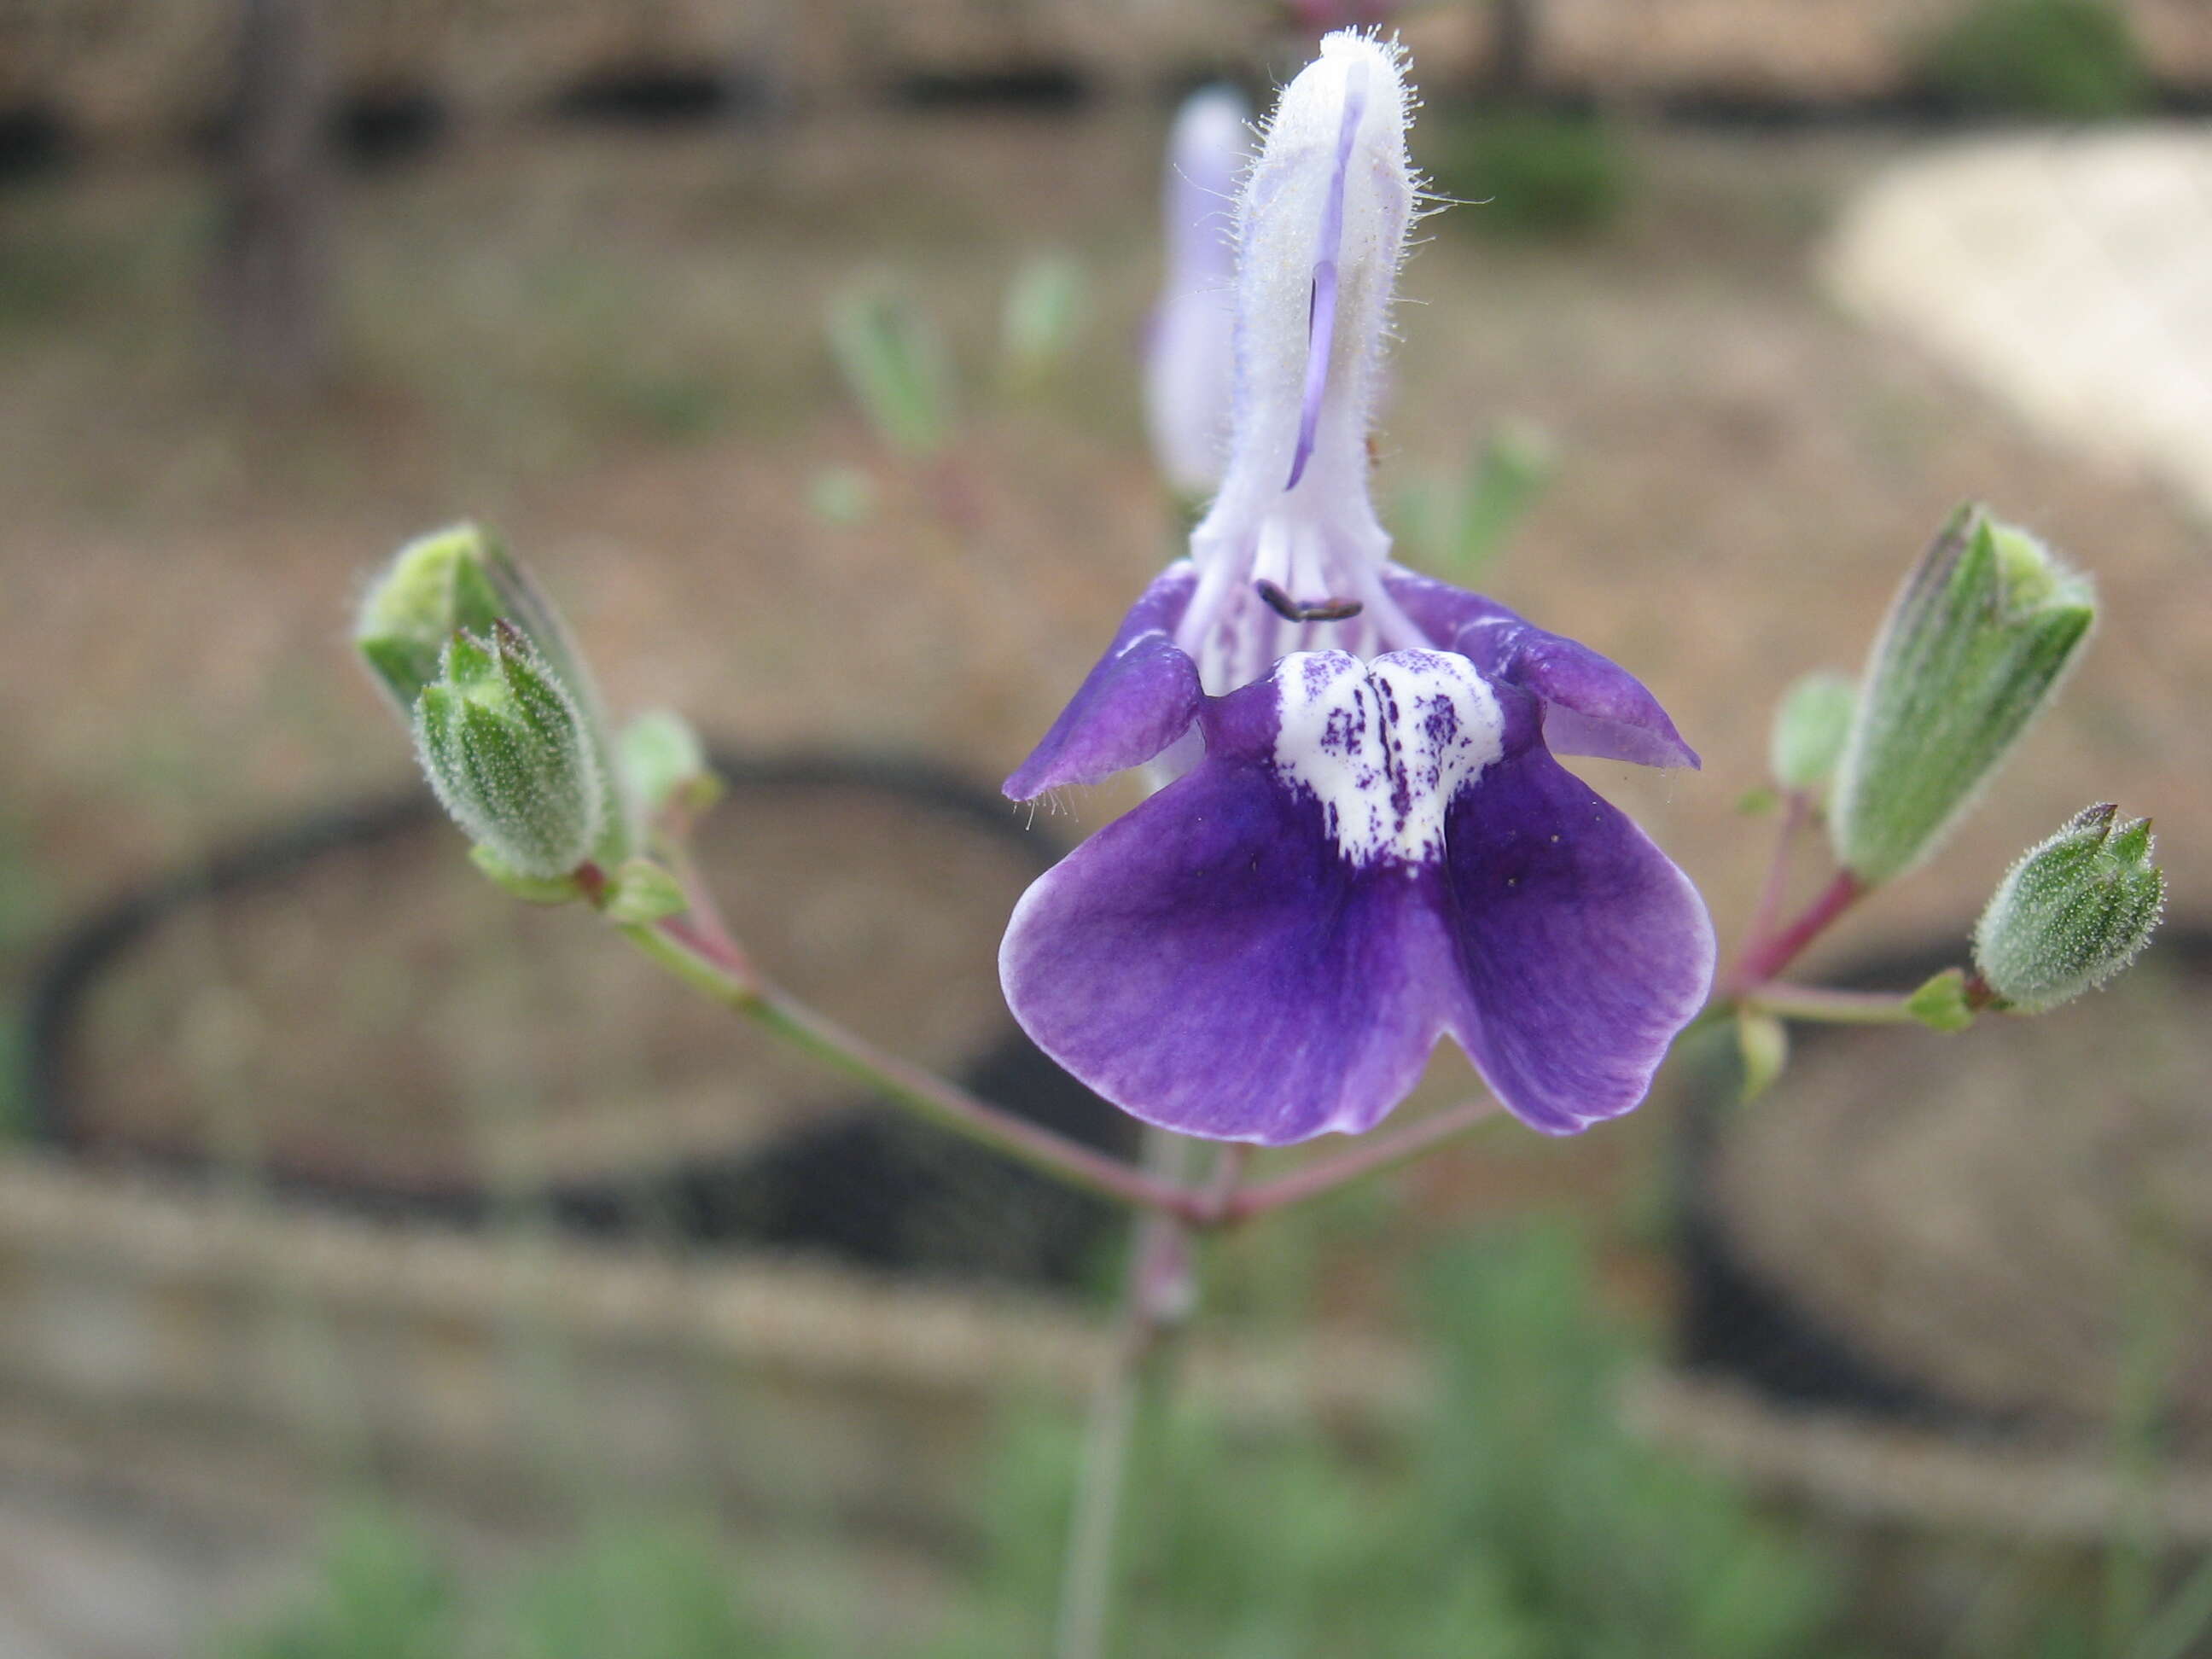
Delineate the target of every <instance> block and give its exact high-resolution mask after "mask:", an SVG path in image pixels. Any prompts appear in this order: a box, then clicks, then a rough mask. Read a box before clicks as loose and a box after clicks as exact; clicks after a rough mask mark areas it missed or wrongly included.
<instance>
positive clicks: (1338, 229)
mask: <svg viewBox="0 0 2212 1659" xmlns="http://www.w3.org/2000/svg"><path fill="white" fill-rule="evenodd" d="M1367 69H1368V66H1367V65H1366V64H1364V63H1362V62H1359V61H1357V60H1355V61H1353V62H1352V63H1349V64H1346V65H1345V70H1344V114H1343V117H1342V118H1341V120H1340V122H1339V124H1338V126H1337V130H1336V165H1335V168H1334V171H1333V172H1332V173H1330V175H1329V181H1328V198H1327V200H1326V202H1325V203H1324V204H1323V205H1322V216H1321V236H1320V239H1319V241H1318V243H1317V245H1316V247H1315V250H1314V270H1313V295H1312V298H1311V300H1310V301H1309V302H1308V304H1307V308H1306V372H1305V380H1304V387H1303V390H1302V392H1301V395H1300V404H1299V411H1298V445H1297V449H1296V451H1294V452H1293V453H1292V454H1291V476H1290V477H1289V478H1288V480H1286V481H1285V483H1284V485H1283V488H1284V489H1285V490H1286V491H1287V490H1292V489H1297V487H1298V480H1299V479H1300V478H1302V477H1304V476H1305V470H1306V463H1307V462H1308V461H1309V460H1310V459H1313V447H1314V433H1315V429H1316V428H1317V427H1319V425H1320V424H1321V407H1322V398H1325V397H1326V396H1328V366H1329V360H1330V359H1331V358H1332V357H1334V356H1335V346H1336V267H1337V261H1338V259H1339V258H1340V256H1341V254H1342V253H1343V251H1344V191H1345V185H1346V180H1347V179H1348V178H1349V177H1350V175H1351V172H1352V143H1353V142H1354V141H1355V140H1356V139H1358V137H1359V123H1360V118H1362V117H1363V116H1364V115H1365V114H1366V112H1367Z"/></svg>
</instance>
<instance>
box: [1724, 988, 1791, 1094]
mask: <svg viewBox="0 0 2212 1659" xmlns="http://www.w3.org/2000/svg"><path fill="white" fill-rule="evenodd" d="M1735 1047H1736V1054H1738V1056H1739V1057H1740V1058H1741V1060H1742V1062H1743V1098H1744V1099H1745V1100H1747V1101H1750V1100H1756V1099H1757V1098H1758V1097H1759V1096H1761V1095H1763V1094H1765V1092H1766V1091H1767V1090H1768V1089H1770V1088H1771V1087H1772V1086H1773V1084H1774V1080H1775V1079H1777V1078H1778V1077H1780V1076H1781V1075H1782V1073H1783V1070H1784V1067H1786V1066H1788V1065H1789V1064H1790V1028H1789V1027H1788V1026H1786V1025H1784V1024H1783V1023H1782V1022H1781V1020H1780V1019H1778V1018H1776V1017H1775V1016H1774V1015H1772V1014H1771V1013H1768V1012H1766V1011H1765V1009H1763V1008H1739V1009H1737V1010H1736V1016H1735Z"/></svg>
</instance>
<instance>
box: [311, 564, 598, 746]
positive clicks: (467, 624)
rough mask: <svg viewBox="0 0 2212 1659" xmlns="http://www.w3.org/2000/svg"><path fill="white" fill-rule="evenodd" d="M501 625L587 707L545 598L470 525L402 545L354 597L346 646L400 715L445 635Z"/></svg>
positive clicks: (440, 651) (572, 656) (427, 678)
mask: <svg viewBox="0 0 2212 1659" xmlns="http://www.w3.org/2000/svg"><path fill="white" fill-rule="evenodd" d="M501 622H504V623H507V625H508V626H509V627H511V628H513V629H516V630H517V631H518V632H520V634H521V635H523V636H524V637H525V638H526V639H527V640H528V641H530V643H531V645H532V647H535V648H536V650H537V652H538V654H539V655H540V656H542V657H544V659H546V660H547V661H548V662H550V663H551V664H552V665H553V668H554V671H555V672H556V673H557V674H558V675H559V676H560V677H561V678H562V681H563V682H564V683H565V684H567V685H568V689H569V691H570V694H571V695H572V696H578V697H579V698H580V700H581V701H582V702H584V703H585V704H586V706H588V704H589V702H590V693H589V689H588V683H587V682H586V679H585V677H584V674H583V671H582V668H581V665H580V663H579V662H578V660H577V658H576V653H575V649H574V647H573V646H572V645H571V644H570V642H569V640H568V629H566V628H565V627H564V626H563V625H562V621H561V617H560V615H559V613H558V612H556V611H555V610H554V609H553V605H552V602H551V601H550V599H547V598H546V597H545V595H544V592H543V591H542V590H541V589H540V588H539V587H538V584H537V583H536V582H534V581H532V580H531V578H530V574H529V573H528V572H527V571H526V570H525V569H524V568H522V566H521V565H520V564H519V563H517V562H515V560H514V559H513V557H512V556H510V555H509V554H508V553H507V550H506V548H504V547H503V546H501V544H500V543H499V541H498V539H497V538H495V537H494V536H492V535H490V534H489V532H486V531H484V530H483V528H481V527H480V526H477V525H473V524H457V525H453V526H448V527H447V528H446V529H444V530H437V531H433V532H431V533H430V534H428V535H427V536H420V537H417V538H416V539H415V540H413V541H411V542H410V543H408V544H407V545H406V546H404V547H403V548H401V549H400V550H399V551H398V555H397V556H394V558H393V559H392V564H391V567H390V568H388V569H386V572H385V573H384V574H383V575H381V576H380V577H379V578H378V579H377V580H376V582H375V583H374V586H371V587H370V588H369V590H368V592H367V593H366V594H365V595H364V596H363V597H362V605H361V613H360V615H359V616H358V617H356V619H355V623H354V647H355V648H356V650H358V651H359V652H360V653H361V654H362V660H363V661H364V662H366V663H367V664H368V670H369V672H370V673H371V674H373V675H374V676H375V678H376V681H377V684H380V685H381V686H382V687H383V688H384V690H385V692H386V695H388V696H390V697H391V698H392V702H395V703H397V704H398V708H399V712H400V713H401V714H403V715H412V714H413V713H414V710H415V699H416V698H417V697H419V696H422V688H423V687H424V686H426V685H428V684H430V683H431V682H432V681H433V680H435V679H436V678H438V673H439V664H440V662H441V660H442V659H443V658H444V655H445V651H446V644H447V641H449V640H451V639H452V638H453V635H456V634H459V633H468V634H474V635H477V636H478V637H479V638H489V637H490V635H491V632H492V629H493V627H494V625H495V624H496V623H501Z"/></svg>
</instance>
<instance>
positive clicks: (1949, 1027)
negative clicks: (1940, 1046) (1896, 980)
mask: <svg viewBox="0 0 2212 1659" xmlns="http://www.w3.org/2000/svg"><path fill="white" fill-rule="evenodd" d="M1905 1012H1907V1013H1908V1014H1911V1016H1912V1017H1913V1018H1915V1019H1917V1020H1918V1021H1919V1022H1920V1023H1921V1024H1923V1025H1925V1026H1926V1027H1927V1028H1928V1029H1929V1030H1931V1031H1963V1030H1966V1028H1967V1027H1968V1026H1969V1025H1972V1024H1973V1023H1974V1010H1973V1007H1972V1005H1971V1004H1970V1003H1968V1002H1967V1000H1966V970H1965V969H1962V968H1946V969H1944V970H1943V971H1942V973H1940V974H1938V975H1936V977H1935V978H1933V979H1931V980H1929V981H1928V982H1927V983H1926V984H1925V985H1923V986H1922V987H1920V988H1919V989H1918V990H1917V991H1915V992H1914V993H1913V994H1911V996H1909V997H1907V998H1906V999H1905Z"/></svg>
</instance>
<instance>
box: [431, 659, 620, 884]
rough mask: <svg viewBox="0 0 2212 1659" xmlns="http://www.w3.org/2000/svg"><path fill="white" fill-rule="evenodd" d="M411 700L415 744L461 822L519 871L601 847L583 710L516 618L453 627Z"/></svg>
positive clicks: (600, 806)
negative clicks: (487, 632)
mask: <svg viewBox="0 0 2212 1659" xmlns="http://www.w3.org/2000/svg"><path fill="white" fill-rule="evenodd" d="M439 667H440V673H439V678H437V680H436V681H435V682H434V683H433V684H429V685H427V686H425V687H423V689H422V696H420V697H419V698H417V699H416V704H415V747H416V754H417V755H418V756H419V757H420V758H421V760H422V769H423V771H424V772H426V773H427V774H428V775H429V779H430V787H432V788H433V789H435V791H436V792H437V794H438V799H439V801H440V803H441V805H443V806H444V807H445V809H446V811H447V813H448V814H450V815H451V817H453V822H454V823H458V824H459V825H460V827H461V828H462V829H464V830H465V831H466V832H467V834H468V836H469V838H470V839H471V841H473V842H476V843H477V845H478V846H480V847H485V848H489V849H490V850H491V852H492V854H494V855H495V856H496V857H497V859H498V860H499V861H500V863H501V865H502V866H505V867H506V868H507V870H510V871H512V872H514V873H515V874H516V875H518V876H524V877H533V878H555V877H559V876H564V875H567V874H568V872H571V871H573V870H574V869H575V868H576V866H578V865H580V864H581V863H583V862H584V860H586V858H587V857H589V856H590V855H591V854H592V850H593V843H594V842H597V841H598V840H599V835H600V831H601V829H603V828H604V826H605V799H606V792H605V780H604V778H603V777H602V776H601V775H600V769H599V756H598V753H597V745H596V744H594V743H593V741H592V733H591V732H590V730H589V728H588V727H587V726H586V721H585V717H584V714H583V713H582V711H581V710H580V708H578V707H577V705H576V702H575V699H574V696H571V695H570V693H569V691H568V689H567V688H566V687H565V686H563V685H562V684H561V681H560V679H559V678H558V677H557V676H556V674H555V673H554V671H553V670H552V668H551V666H550V665H549V664H548V663H547V662H546V660H545V659H544V657H542V656H540V655H539V654H538V653H537V652H536V651H535V650H533V649H532V647H531V645H530V643H529V641H526V640H525V639H524V638H523V637H522V635H520V633H519V632H517V631H516V630H515V629H513V628H510V627H506V626H499V627H495V629H494V630H493V632H492V635H491V637H490V638H489V639H488V640H486V639H480V638H477V636H475V635H469V634H456V635H453V638H452V639H451V640H449V641H447V646H446V649H445V653H444V655H443V658H442V659H441V663H440V665H439Z"/></svg>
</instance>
